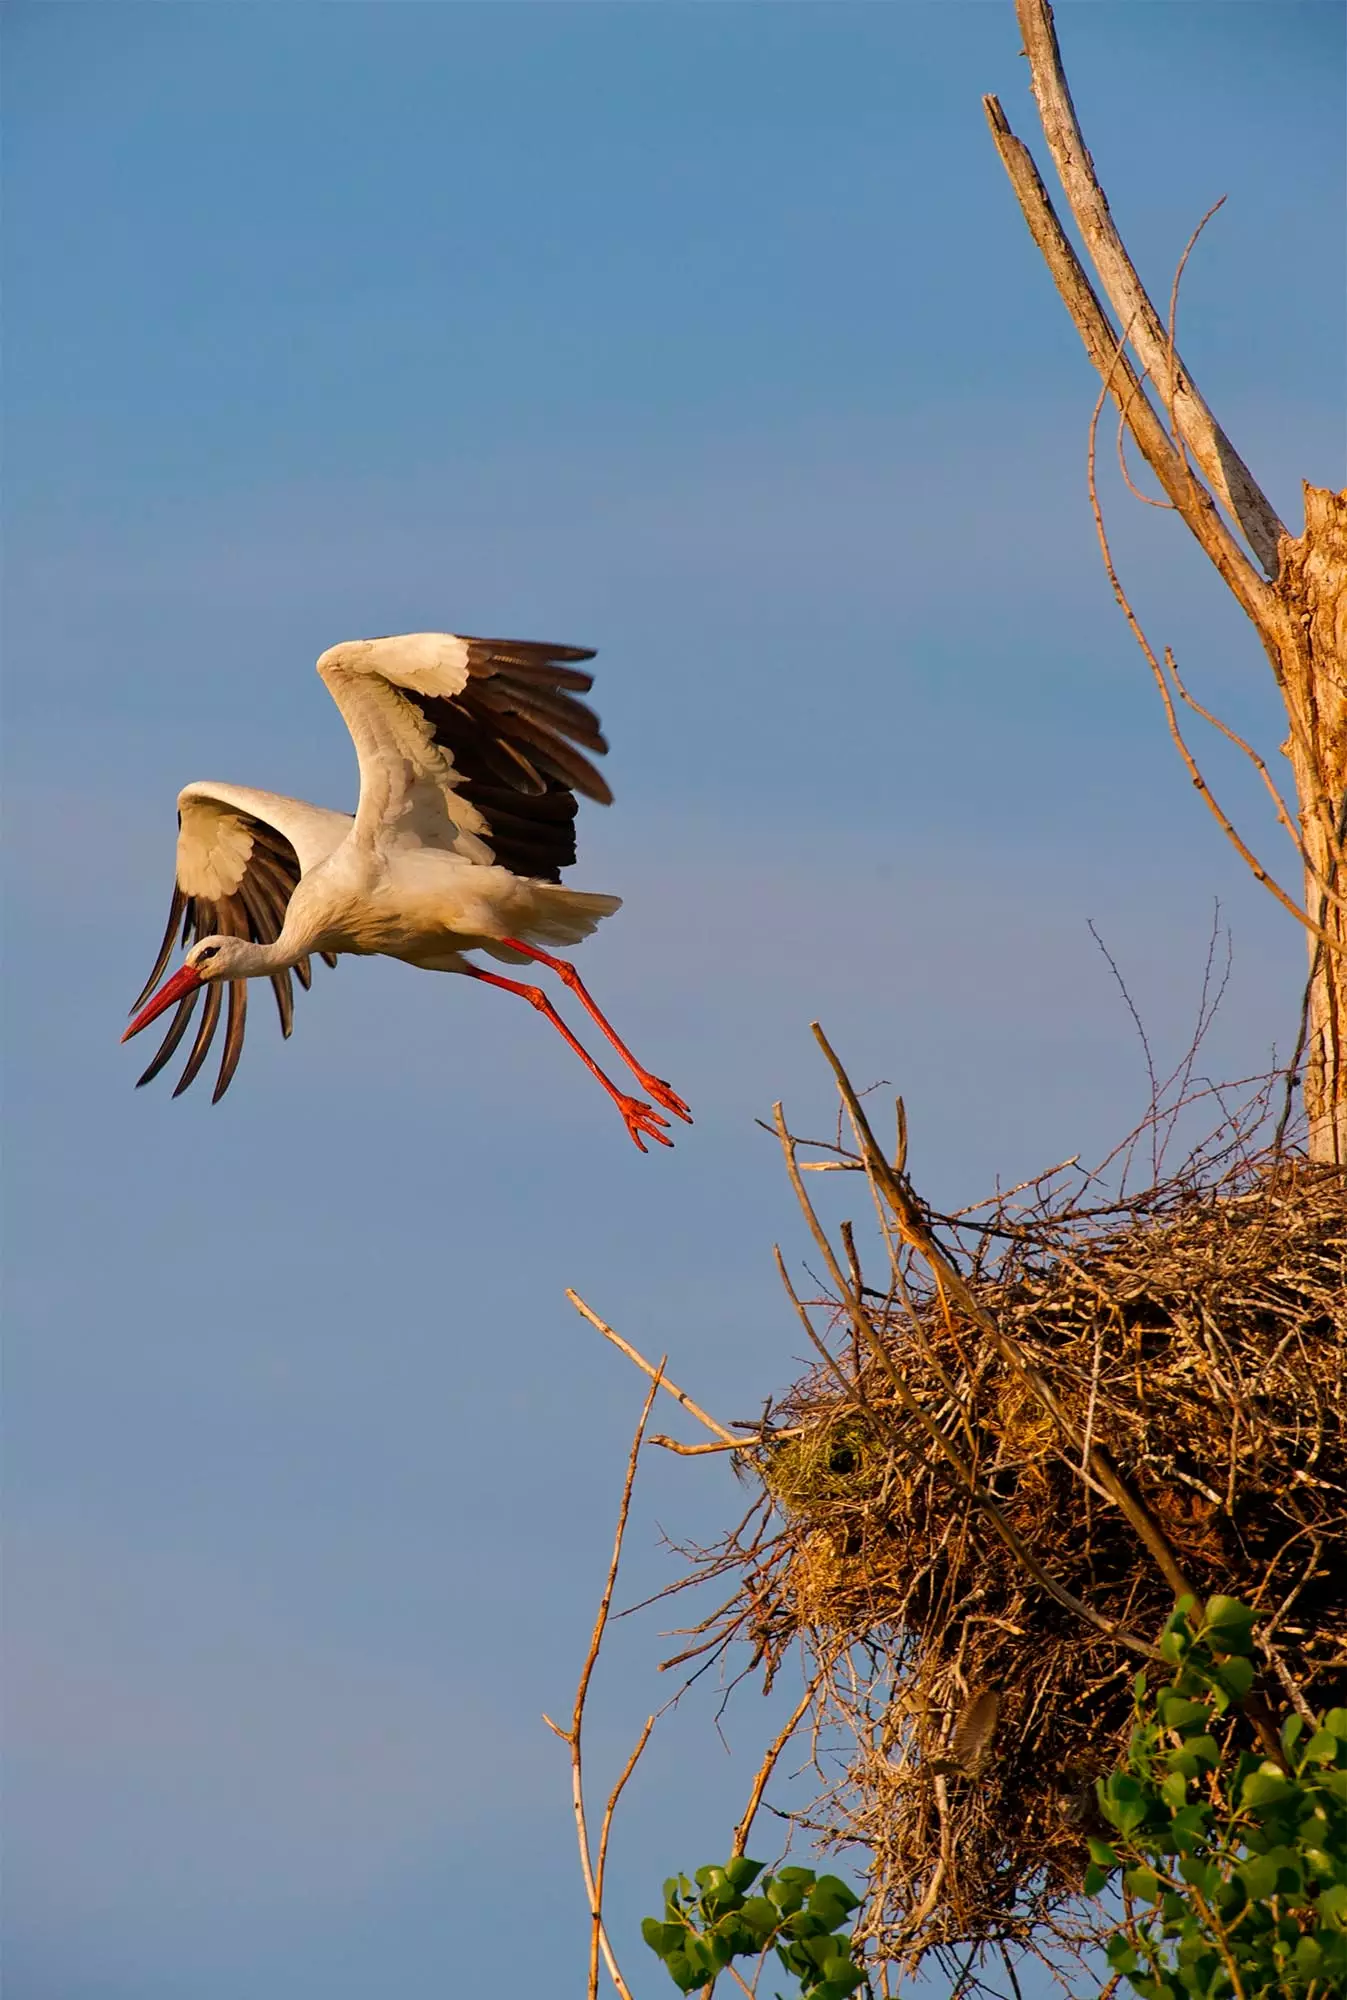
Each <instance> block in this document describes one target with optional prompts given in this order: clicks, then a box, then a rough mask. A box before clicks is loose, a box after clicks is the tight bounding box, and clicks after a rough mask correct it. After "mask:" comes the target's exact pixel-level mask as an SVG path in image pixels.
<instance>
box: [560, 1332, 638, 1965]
mask: <svg viewBox="0 0 1347 2000" xmlns="http://www.w3.org/2000/svg"><path fill="white" fill-rule="evenodd" d="M569 1296H573V1295H569ZM584 1310H585V1311H586V1316H587V1317H589V1316H590V1315H589V1314H588V1311H587V1308H586V1309H584ZM652 1373H653V1378H654V1379H653V1380H652V1382H651V1384H650V1388H649V1390H648V1391H647V1394H646V1399H645V1404H644V1406H643V1408H642V1410H641V1416H640V1421H639V1422H638V1423H637V1426H636V1434H635V1436H634V1437H633V1438H632V1441H631V1451H630V1453H629V1454H628V1457H627V1476H626V1479H625V1481H624V1482H623V1486H622V1503H621V1506H620V1507H619V1508H618V1514H617V1528H616V1530H615V1532H614V1535H613V1553H612V1558H611V1560H610V1562H609V1564H608V1576H607V1580H606V1582H605V1583H604V1586H603V1596H602V1597H601V1598H600V1600H599V1608H598V1612H597V1614H596V1616H595V1619H594V1629H593V1631H592V1632H591V1634H590V1639H589V1651H588V1652H587V1653H586V1655H585V1663H584V1665H583V1666H582V1667H581V1669H580V1679H579V1681H578V1683H577V1684H576V1689H575V1704H574V1706H573V1708H572V1710H571V1726H570V1728H569V1729H563V1728H561V1726H560V1724H559V1723H555V1722H553V1720H552V1718H551V1716H550V1715H544V1717H543V1721H544V1722H545V1723H546V1724H547V1727H548V1728H549V1729H550V1730H551V1731H552V1734H553V1735H554V1736H559V1737H560V1739H561V1741H562V1742H563V1743H565V1744H566V1745H567V1746H568V1747H569V1749H570V1753H571V1803H572V1807H573V1809H574V1812H575V1832H576V1839H577V1840H578V1842H579V1846H580V1868H581V1872H582V1874H583V1875H584V1878H585V1895H586V1896H587V1898H588V1900H589V1915H590V1945H589V1985H588V1988H587V1992H588V2000H597V1995H598V1991H599V1958H600V1954H602V1957H603V1962H604V1964H605V1965H606V1966H607V1968H608V1976H609V1978H610V1979H611V1980H612V1982H613V1985H614V1986H615V1987H616V1989H617V1991H618V1993H619V1995H620V1996H621V2000H632V1997H631V1989H630V1988H629V1987H628V1985H627V1982H626V1980H625V1979H624V1978H623V1977H622V1974H621V1972H620V1971H619V1969H618V1964H617V1959H616V1958H615V1957H614V1955H613V1948H612V1945H611V1943H610V1942H609V1938H608V1931H607V1927H606V1925H605V1924H604V1921H603V1883H604V1873H605V1870H606V1868H607V1863H608V1836H609V1833H610V1831H611V1829H612V1824H613V1813H614V1812H615V1810H616V1808H617V1802H618V1800H619V1798H620V1797H621V1796H622V1793H623V1791H624V1790H625V1788H626V1784H627V1780H628V1779H629V1778H630V1776H631V1774H632V1772H633V1771H634V1770H635V1769H636V1766H637V1763H638V1762H639V1760H640V1756H641V1753H642V1751H643V1750H644V1749H645V1746H646V1744H647V1743H648V1742H649V1741H650V1732H651V1730H652V1729H653V1728H654V1726H655V1718H654V1716H653V1715H652V1716H649V1717H647V1719H646V1722H645V1726H644V1728H643V1729H642V1730H641V1733H640V1736H639V1737H638V1739H637V1742H636V1746H635V1748H634V1749H633V1751H632V1753H631V1755H630V1756H629V1757H628V1759H627V1761H626V1764H625V1765H624V1766H623V1768H622V1771H621V1772H620V1774H619V1776H618V1779H617V1782H616V1784H615V1785H614V1786H613V1789H612V1791H611V1792H610V1793H609V1795H608V1802H607V1805H606V1807H605V1809H604V1815H603V1823H602V1826H601V1828H600V1832H599V1846H598V1853H597V1857H594V1856H592V1855H591V1852H590V1844H589V1827H588V1821H587V1815H586V1811H585V1783H584V1753H583V1747H582V1738H583V1733H584V1723H585V1703H586V1701H587V1700H588V1697H589V1683H590V1680H591V1678H592V1677H593V1673H594V1667H595V1663H596V1662H597V1660H598V1657H599V1651H600V1648H601V1647H602V1645H603V1635H604V1633H605V1632H606V1631H607V1629H608V1613H609V1611H610V1610H611V1608H612V1602H613V1591H614V1589H615V1587H616V1584H617V1572H618V1567H619V1565H620V1563H621V1561H622V1544H623V1541H624V1540H625V1539H626V1533H627V1516H628V1514H629V1513H630V1512H631V1491H632V1487H633V1486H634V1485H635V1483H636V1464H637V1460H638V1459H639V1458H640V1455H641V1441H642V1439H643V1438H644V1436H645V1427H646V1425H647V1423H648V1422H649V1421H650V1412H651V1410H652V1408H653V1407H654V1402H655V1397H656V1396H657V1395H658V1394H659V1391H660V1389H661V1387H667V1384H665V1383H664V1381H663V1363H662V1362H661V1364H660V1366H659V1367H658V1368H656V1369H654V1370H653V1371H652Z"/></svg>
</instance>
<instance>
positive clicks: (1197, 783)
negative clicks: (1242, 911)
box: [1087, 380, 1342, 951]
mask: <svg viewBox="0 0 1347 2000" xmlns="http://www.w3.org/2000/svg"><path fill="white" fill-rule="evenodd" d="M1111 393H1112V391H1111V389H1110V385H1109V383H1108V381H1107V380H1106V381H1105V384H1104V388H1103V389H1102V390H1101V391H1100V394H1099V400H1098V402H1097V403H1096V404H1095V406H1094V415H1093V417H1092V418H1091V420H1090V442H1089V450H1088V453H1087V469H1088V480H1089V490H1090V509H1091V512H1092V513H1093V515H1094V525H1095V534H1096V535H1097V537H1098V540H1099V548H1100V553H1101V555H1102V556H1103V560H1104V569H1105V572H1106V574H1107V576H1108V580H1109V583H1110V584H1111V586H1112V588H1113V595H1114V597H1115V598H1116V600H1117V603H1118V608H1119V610H1120V611H1121V612H1122V614H1123V617H1124V618H1125V619H1126V620H1127V625H1128V630H1129V631H1130V632H1131V634H1132V637H1133V638H1134V639H1135V640H1136V642H1137V644H1138V646H1139V647H1140V648H1141V651H1142V654H1143V656H1144V657H1145V661H1146V664H1147V666H1148V667H1149V668H1150V670H1151V675H1152V678H1153V679H1154V681H1155V685H1156V687H1157V688H1158V689H1159V690H1160V699H1161V701H1162V702H1163V703H1164V709H1165V720H1166V722H1167V723H1168V725H1169V734H1170V737H1171V739H1172V740H1173V743H1174V747H1175V749H1176V750H1177V751H1178V753H1179V755H1180V757H1182V759H1183V762H1184V766H1185V768H1186V770H1187V772H1188V776H1189V777H1190V778H1191V779H1192V781H1193V785H1194V787H1195V788H1196V790H1197V792H1198V794H1199V796H1200V797H1201V799H1202V801H1203V803H1204V804H1205V806H1206V807H1207V809H1208V811H1209V812H1210V813H1211V815H1212V817H1213V819H1214V820H1215V821H1216V823H1217V825H1218V826H1219V827H1220V829H1221V831H1222V832H1223V833H1224V834H1225V837H1226V839H1227V840H1228V841H1229V842H1230V844H1231V846H1232V847H1233V848H1234V850H1235V852H1236V853H1237V854H1238V855H1239V857H1240V859H1241V861H1243V862H1244V864H1245V866H1246V867H1247V868H1248V870H1249V872H1250V873H1251V874H1252V875H1253V877H1254V879H1255V880H1256V881H1258V882H1261V883H1262V885H1263V887H1264V888H1265V889H1266V890H1267V891H1268V893H1269V895H1271V896H1274V897H1275V898H1276V900H1277V901H1278V902H1279V903H1280V904H1281V906H1282V908H1283V909H1284V910H1285V911H1286V912H1287V913H1288V915H1290V916H1293V917H1294V918H1295V920H1296V922H1297V923H1298V924H1302V925H1303V926H1304V928H1305V929H1306V930H1307V931H1309V933H1310V934H1311V936H1313V937H1316V938H1318V939H1319V940H1320V942H1321V943H1322V944H1326V945H1327V946H1328V947H1329V949H1330V950H1333V951H1340V950H1341V949H1342V947H1341V945H1340V944H1339V941H1338V940H1337V939H1336V938H1334V937H1333V936H1332V935H1331V934H1330V933H1329V932H1328V931H1327V930H1325V928H1324V926H1323V925H1322V924H1317V923H1315V921H1314V919H1313V917H1311V916H1310V915H1309V913H1308V911H1306V910H1303V909H1302V908H1301V907H1300V905H1299V903H1297V902H1296V900H1295V898H1294V897H1293V896H1290V895H1288V894H1287V892H1286V890H1285V889H1283V888H1282V886H1281V884H1280V882H1278V881H1276V880H1275V879H1274V877H1273V876H1271V875H1270V874H1269V873H1268V871H1267V869H1266V868H1265V867H1264V866H1263V864H1262V862H1261V861H1260V860H1259V859H1258V856H1257V855H1256V854H1255V853H1254V852H1253V850H1252V848H1251V847H1250V846H1249V845H1248V843H1247V841H1245V840H1243V839H1242V838H1241V836H1240V835H1239V833H1238V832H1237V831H1236V830H1235V827H1234V824H1233V822H1232V821H1231V819H1230V817H1229V815H1228V814H1227V813H1226V812H1225V811H1224V809H1223V808H1222V807H1221V805H1220V804H1219V803H1218V801H1217V799H1216V796H1215V794H1214V793H1213V792H1212V789H1211V787H1210V786H1209V785H1208V783H1207V781H1206V779H1205V778H1204V777H1203V775H1202V772H1201V770H1200V769H1199V767H1198V763H1197V759H1196V758H1195V757H1194V756H1193V753H1192V751H1191V750H1190V749H1189V747H1188V743H1187V740H1186V738H1185V737H1184V734H1183V731H1182V729H1180V727H1179V718H1178V714H1177V712H1176V710H1175V707H1174V697H1173V695H1172V693H1171V692H1170V687H1169V680H1168V677H1167V676H1166V674H1165V671H1164V668H1163V667H1162V666H1161V665H1160V662H1159V660H1158V659H1157V658H1156V656H1155V649H1154V648H1153V646H1152V645H1151V642H1150V640H1149V639H1148V638H1147V637H1146V634H1145V632H1144V631H1143V630H1142V628H1141V622H1140V620H1139V619H1138V618H1137V615H1136V613H1135V611H1133V609H1132V605H1131V600H1130V599H1129V598H1128V595H1127V592H1126V591H1125V590H1124V589H1123V587H1122V583H1121V581H1120V579H1119V576H1118V572H1117V569H1116V567H1115V565H1114V561H1113V551H1112V548H1111V547H1110V545H1109V539H1108V530H1107V529H1106V528H1105V526H1104V511H1103V508H1102V507H1101V505H1100V502H1099V487H1098V483H1097V481H1096V479H1095V447H1096V440H1097V437H1098V430H1099V415H1100V412H1101V410H1102V409H1103V407H1104V398H1105V396H1106V395H1108V394H1111ZM1232 588H1233V586H1232ZM1246 608H1247V607H1246Z"/></svg>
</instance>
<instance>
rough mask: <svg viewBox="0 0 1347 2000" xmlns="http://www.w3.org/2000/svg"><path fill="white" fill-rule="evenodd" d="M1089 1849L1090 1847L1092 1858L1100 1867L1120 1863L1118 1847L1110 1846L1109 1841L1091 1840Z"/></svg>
mask: <svg viewBox="0 0 1347 2000" xmlns="http://www.w3.org/2000/svg"><path fill="white" fill-rule="evenodd" d="M1089 1849H1090V1859H1091V1861H1093V1862H1094V1863H1095V1864H1096V1866H1097V1867H1099V1868H1116V1867H1117V1865H1118V1854H1117V1849H1116V1848H1113V1847H1110V1845H1109V1843H1108V1842H1107V1841H1106V1840H1092V1841H1090V1842H1089Z"/></svg>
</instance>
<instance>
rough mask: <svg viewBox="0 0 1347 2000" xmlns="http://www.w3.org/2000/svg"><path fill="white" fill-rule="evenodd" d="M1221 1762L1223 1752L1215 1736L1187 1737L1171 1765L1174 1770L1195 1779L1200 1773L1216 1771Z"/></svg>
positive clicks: (1171, 1760)
mask: <svg viewBox="0 0 1347 2000" xmlns="http://www.w3.org/2000/svg"><path fill="white" fill-rule="evenodd" d="M1220 1761H1221V1751H1220V1746H1219V1745H1218V1743H1217V1741H1216V1738H1215V1737H1214V1736H1185V1737H1184V1739H1183V1748H1182V1749H1181V1750H1176V1751H1175V1752H1174V1755H1173V1757H1172V1758H1171V1759H1170V1763H1171V1765H1172V1767H1173V1769H1174V1770H1176V1771H1182V1772H1183V1773H1184V1774H1185V1776H1187V1777H1189V1778H1194V1777H1196V1776H1197V1773H1198V1772H1199V1771H1203V1770H1208V1771H1209V1770H1214V1769H1215V1767H1216V1765H1217V1764H1219V1763H1220Z"/></svg>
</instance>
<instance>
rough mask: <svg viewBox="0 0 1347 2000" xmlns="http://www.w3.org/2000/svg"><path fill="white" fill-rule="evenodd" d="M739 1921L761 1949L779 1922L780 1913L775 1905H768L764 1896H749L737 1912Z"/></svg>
mask: <svg viewBox="0 0 1347 2000" xmlns="http://www.w3.org/2000/svg"><path fill="white" fill-rule="evenodd" d="M739 1920H740V1922H741V1923H744V1924H747V1926H748V1928H749V1930H751V1931H752V1933H753V1938H754V1942H755V1943H756V1944H757V1945H758V1947H759V1949H761V1947H762V1946H763V1945H765V1944H766V1943H767V1942H768V1941H769V1939H770V1938H771V1936H772V1933H773V1931H774V1930H775V1929H776V1927H777V1925H778V1923H779V1922H780V1921H781V1913H780V1911H779V1910H778V1909H777V1907H776V1905H775V1903H769V1902H768V1900H767V1898H766V1897H765V1896H750V1897H749V1898H748V1900H747V1901H746V1902H745V1904H744V1907H743V1909H742V1910H740V1912H739Z"/></svg>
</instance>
